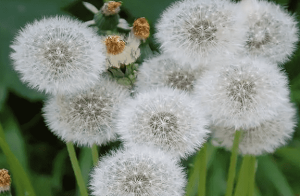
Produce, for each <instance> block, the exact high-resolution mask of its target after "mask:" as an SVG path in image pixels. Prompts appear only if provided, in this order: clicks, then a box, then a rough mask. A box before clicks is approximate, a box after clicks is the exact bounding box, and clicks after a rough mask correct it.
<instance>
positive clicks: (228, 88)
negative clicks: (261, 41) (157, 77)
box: [194, 57, 289, 129]
mask: <svg viewBox="0 0 300 196" xmlns="http://www.w3.org/2000/svg"><path fill="white" fill-rule="evenodd" d="M287 81H288V80H287V77H286V76H285V75H284V73H282V72H280V70H279V68H277V66H276V65H274V64H270V63H269V62H268V61H266V60H264V59H251V58H250V57H243V58H240V59H237V58H236V59H232V60H229V61H228V62H226V60H224V65H223V66H221V67H220V68H216V69H212V70H209V71H207V72H206V74H205V75H204V76H203V77H202V78H201V79H200V80H199V81H198V82H197V83H196V84H195V91H194V92H195V96H196V97H195V99H198V100H200V101H201V102H202V103H203V105H205V106H206V107H207V108H206V109H207V111H209V112H208V113H209V116H210V117H211V119H212V121H213V122H214V124H217V125H218V124H219V123H221V124H224V126H228V127H232V126H233V127H236V128H243V129H248V128H251V127H255V126H259V124H260V123H261V122H263V121H266V120H269V119H271V118H272V117H273V116H274V115H276V114H277V110H278V107H281V106H282V104H285V102H286V100H288V97H289V90H288V87H287ZM201 106H202V105H201Z"/></svg>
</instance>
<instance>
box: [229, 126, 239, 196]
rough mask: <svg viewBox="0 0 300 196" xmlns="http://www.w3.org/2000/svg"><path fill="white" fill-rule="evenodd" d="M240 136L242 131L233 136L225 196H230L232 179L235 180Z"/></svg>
mask: <svg viewBox="0 0 300 196" xmlns="http://www.w3.org/2000/svg"><path fill="white" fill-rule="evenodd" d="M241 134H242V130H239V131H236V132H235V135H234V140H233V145H232V150H231V157H230V165H229V171H228V179H227V188H226V194H225V196H231V195H232V190H233V185H234V178H235V173H236V162H237V157H238V149H239V141H240V137H241Z"/></svg>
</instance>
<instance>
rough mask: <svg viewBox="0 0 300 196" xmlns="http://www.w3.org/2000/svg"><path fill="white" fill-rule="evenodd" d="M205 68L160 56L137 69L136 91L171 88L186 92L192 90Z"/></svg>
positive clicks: (165, 55)
mask: <svg viewBox="0 0 300 196" xmlns="http://www.w3.org/2000/svg"><path fill="white" fill-rule="evenodd" d="M206 69H207V68H206V67H205V66H198V67H196V68H193V67H192V66H191V65H190V64H181V63H178V62H176V61H175V60H174V59H173V58H172V57H171V56H169V55H167V54H161V55H159V56H156V57H153V58H151V59H148V60H146V61H144V63H143V64H142V66H140V67H139V71H138V74H137V75H138V78H137V82H136V88H137V91H138V92H139V91H143V90H146V89H150V88H159V87H164V86H168V87H172V88H176V89H179V90H184V91H186V92H189V93H190V92H192V91H193V90H194V83H195V81H196V80H198V79H199V78H200V77H201V76H202V74H203V72H204V71H205V70H206Z"/></svg>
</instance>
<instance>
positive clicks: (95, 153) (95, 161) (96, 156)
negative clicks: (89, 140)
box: [92, 144, 99, 166]
mask: <svg viewBox="0 0 300 196" xmlns="http://www.w3.org/2000/svg"><path fill="white" fill-rule="evenodd" d="M92 155H93V164H94V166H97V164H98V160H99V154H98V150H97V145H96V144H93V146H92Z"/></svg>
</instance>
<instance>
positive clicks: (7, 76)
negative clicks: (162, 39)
mask: <svg viewBox="0 0 300 196" xmlns="http://www.w3.org/2000/svg"><path fill="white" fill-rule="evenodd" d="M87 1H88V2H90V3H92V4H93V5H95V6H96V7H98V8H100V7H101V6H102V5H103V1H102V0H87ZM173 1H174V0H124V1H123V5H122V7H121V8H122V11H121V13H120V16H121V17H122V18H125V19H127V20H128V22H129V23H132V22H133V21H134V19H136V18H138V17H146V18H147V19H148V21H149V22H150V26H151V35H153V33H154V32H155V28H154V25H155V22H156V20H157V19H158V17H159V16H160V13H161V12H162V11H163V10H164V9H165V8H166V7H167V6H168V5H169V4H170V3H171V2H173ZM274 1H275V2H276V3H278V4H281V5H284V6H286V8H287V9H288V10H289V11H290V12H291V13H294V14H295V15H296V17H297V19H298V21H300V3H298V0H274ZM56 14H59V15H71V16H74V17H77V18H79V19H81V20H83V21H87V20H91V19H92V18H93V14H92V13H90V12H89V11H88V10H87V9H86V8H85V7H84V6H83V5H82V3H81V1H74V0H0V122H1V124H2V126H3V129H4V131H5V139H6V141H7V143H8V144H9V147H10V149H11V150H12V152H13V153H14V154H15V156H16V157H17V159H18V160H19V161H20V163H21V165H22V166H23V167H24V169H25V171H26V172H27V174H28V175H29V178H30V180H31V182H32V184H33V187H34V189H35V191H36V194H37V195H38V196H40V195H43V196H52V195H57V196H67V195H79V193H78V190H77V186H76V181H75V177H74V173H73V170H72V167H71V163H70V160H69V157H68V154H67V150H66V146H65V144H64V143H63V142H62V141H60V140H59V139H58V138H57V137H56V136H54V135H53V134H52V133H51V132H50V131H49V130H48V129H47V127H46V126H45V123H44V119H43V117H42V116H41V108H42V106H43V100H44V99H45V97H46V96H45V95H44V94H42V93H38V92H37V91H35V90H32V89H29V88H28V87H27V86H26V85H25V84H23V83H22V82H20V79H19V76H18V74H17V73H16V72H15V71H13V69H12V64H11V60H10V59H9V54H10V51H11V49H10V48H9V45H10V43H11V42H12V40H13V38H14V36H15V35H16V33H17V32H18V30H19V29H20V28H22V27H23V26H24V25H25V24H26V23H27V22H32V21H33V20H35V19H40V18H42V17H44V16H53V15H56ZM149 42H150V47H151V49H152V50H155V51H158V44H157V43H155V42H154V40H153V37H150V38H149ZM284 69H285V70H286V72H287V74H288V77H289V80H290V88H291V99H292V101H293V102H294V103H296V105H297V108H298V109H299V104H300V47H299V44H298V50H297V51H296V52H295V54H294V55H293V56H292V58H291V60H290V61H289V62H288V63H286V64H285V65H284ZM298 111H299V110H298ZM119 144H120V143H119V142H115V143H111V144H109V145H107V146H103V147H101V148H100V153H101V155H100V156H103V155H104V154H105V153H107V152H109V151H110V150H111V149H113V148H117V147H118V146H119ZM76 152H77V156H78V158H79V162H80V167H81V170H82V173H83V176H84V180H85V182H86V183H87V182H88V180H89V176H88V175H89V172H90V170H91V168H92V155H91V151H90V149H89V148H77V149H76ZM195 157H196V155H194V156H191V157H189V158H188V159H187V160H184V161H182V164H183V165H184V166H185V168H186V171H187V173H188V177H189V181H190V183H189V184H188V186H187V187H188V191H187V195H189V196H194V195H196V194H197V182H198V180H199V175H198V171H197V169H196V168H197V167H195V166H197V164H199V163H198V162H199V160H197V159H196V158H195ZM229 158H230V153H229V152H227V151H225V150H223V149H217V148H215V147H213V146H211V145H208V163H207V168H208V171H207V196H222V195H224V193H225V189H226V179H227V170H228V166H229ZM100 159H101V157H100ZM240 164H241V157H239V160H238V168H239V167H240ZM1 168H6V169H8V170H10V166H9V164H8V160H6V157H5V155H4V153H3V152H2V151H1V150H0V169H1ZM194 168H195V169H194ZM12 180H13V183H12V194H13V195H15V192H16V191H15V189H16V187H15V183H14V182H15V181H16V179H14V178H13V179H12ZM255 194H256V195H257V196H295V195H298V196H299V195H300V130H299V126H298V127H297V128H296V131H295V134H294V137H293V140H292V141H290V142H289V144H288V145H287V146H285V147H283V148H280V149H278V150H277V151H276V152H275V153H274V154H272V155H266V156H260V157H258V167H257V172H256V191H255Z"/></svg>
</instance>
